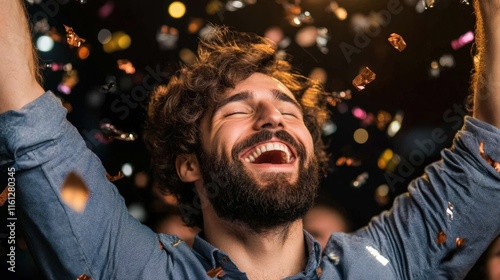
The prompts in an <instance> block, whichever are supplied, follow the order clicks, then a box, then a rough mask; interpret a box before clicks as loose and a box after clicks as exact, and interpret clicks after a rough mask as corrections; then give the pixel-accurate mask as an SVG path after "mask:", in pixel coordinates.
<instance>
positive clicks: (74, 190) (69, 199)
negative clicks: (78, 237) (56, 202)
mask: <svg viewBox="0 0 500 280" xmlns="http://www.w3.org/2000/svg"><path fill="white" fill-rule="evenodd" d="M89 195H90V191H89V189H88V188H87V186H86V185H85V183H84V182H83V179H82V178H81V177H80V176H79V175H78V174H76V173H75V172H70V173H69V174H68V176H66V178H65V179H64V183H63V185H62V188H61V199H62V200H63V202H64V203H65V204H66V205H68V206H69V207H71V208H72V209H73V210H75V211H77V212H80V213H81V212H83V211H84V210H85V206H86V205H87V201H88V199H89Z"/></svg>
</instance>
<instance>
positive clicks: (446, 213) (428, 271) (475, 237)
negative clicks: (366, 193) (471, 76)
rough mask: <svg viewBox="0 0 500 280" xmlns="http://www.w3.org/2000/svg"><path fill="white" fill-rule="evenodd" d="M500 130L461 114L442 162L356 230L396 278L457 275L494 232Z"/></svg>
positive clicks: (499, 207)
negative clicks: (386, 261) (385, 260)
mask: <svg viewBox="0 0 500 280" xmlns="http://www.w3.org/2000/svg"><path fill="white" fill-rule="evenodd" d="M481 142H483V143H484V148H485V155H487V156H489V157H490V158H491V159H493V160H496V161H499V160H500V130H499V129H498V128H496V127H494V126H492V125H489V124H487V123H484V122H481V121H479V120H477V119H474V118H471V117H466V119H465V124H464V127H463V128H462V130H460V131H459V132H458V133H457V134H456V137H455V139H454V142H453V146H452V147H451V148H450V149H446V150H443V151H442V152H441V155H442V160H441V161H438V162H436V163H433V164H431V165H429V166H428V167H427V168H426V170H425V174H424V175H423V176H421V177H420V178H418V179H416V180H414V181H412V182H411V183H410V186H409V189H408V193H407V194H404V195H401V196H399V197H398V198H397V199H396V200H395V202H394V206H393V208H392V209H391V210H390V211H387V212H385V213H383V214H382V215H380V216H379V217H377V218H375V219H373V220H372V221H371V223H370V225H369V226H368V227H366V228H363V229H361V230H360V231H358V232H357V233H356V235H357V236H360V237H363V238H368V239H371V240H373V242H375V243H376V244H377V246H378V247H379V250H380V251H381V252H383V254H384V255H386V256H389V257H390V259H391V261H392V264H391V265H392V267H393V268H394V269H395V274H396V275H398V278H399V279H462V278H463V277H464V276H465V274H466V273H467V271H468V270H469V269H470V268H471V267H472V265H473V264H474V263H475V261H476V260H477V259H478V258H479V256H480V255H481V253H482V252H483V251H484V250H485V249H486V248H487V246H488V244H489V243H490V242H491V241H492V239H493V238H495V237H496V236H497V235H498V234H499V233H500V173H499V172H498V171H497V170H495V168H494V167H493V166H492V164H491V162H488V161H487V160H486V159H485V157H484V155H482V154H481V153H480V151H479V146H480V143H481Z"/></svg>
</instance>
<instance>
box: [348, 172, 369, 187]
mask: <svg viewBox="0 0 500 280" xmlns="http://www.w3.org/2000/svg"><path fill="white" fill-rule="evenodd" d="M369 177H370V175H369V174H368V172H363V173H361V174H359V175H358V177H356V179H355V180H354V181H352V182H351V186H353V187H355V188H360V187H361V186H363V185H364V184H365V183H366V180H368V178H369Z"/></svg>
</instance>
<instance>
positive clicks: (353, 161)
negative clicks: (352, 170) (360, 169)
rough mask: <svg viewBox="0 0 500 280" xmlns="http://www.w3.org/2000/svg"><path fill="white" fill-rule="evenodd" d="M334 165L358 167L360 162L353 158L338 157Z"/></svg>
mask: <svg viewBox="0 0 500 280" xmlns="http://www.w3.org/2000/svg"><path fill="white" fill-rule="evenodd" d="M335 165H337V166H343V165H345V166H354V167H356V166H360V165H361V160H359V159H355V158H350V157H339V158H338V159H337V161H336V162H335Z"/></svg>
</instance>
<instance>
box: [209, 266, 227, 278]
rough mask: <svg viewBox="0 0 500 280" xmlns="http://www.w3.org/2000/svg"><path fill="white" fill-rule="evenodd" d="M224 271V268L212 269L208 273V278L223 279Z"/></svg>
mask: <svg viewBox="0 0 500 280" xmlns="http://www.w3.org/2000/svg"><path fill="white" fill-rule="evenodd" d="M224 274H225V273H224V270H222V267H220V266H219V267H216V268H214V269H210V270H209V271H207V275H208V277H211V278H215V277H222V276H224Z"/></svg>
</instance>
